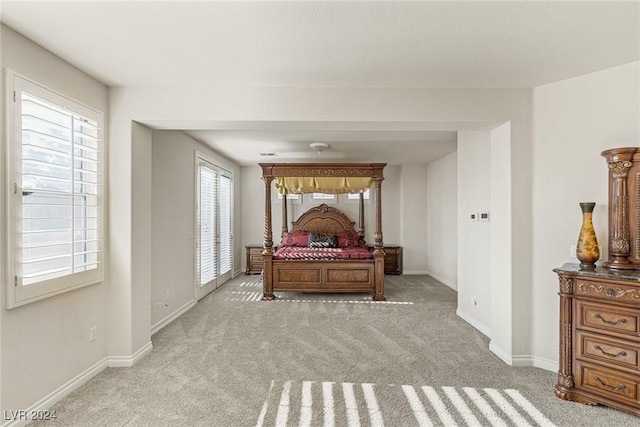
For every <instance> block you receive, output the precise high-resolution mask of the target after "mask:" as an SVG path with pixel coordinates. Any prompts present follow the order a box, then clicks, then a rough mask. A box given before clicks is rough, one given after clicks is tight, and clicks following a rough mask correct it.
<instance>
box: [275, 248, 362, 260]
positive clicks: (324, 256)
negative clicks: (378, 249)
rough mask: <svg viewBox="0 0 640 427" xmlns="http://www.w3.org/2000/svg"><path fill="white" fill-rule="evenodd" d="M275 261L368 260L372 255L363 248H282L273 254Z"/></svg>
mask: <svg viewBox="0 0 640 427" xmlns="http://www.w3.org/2000/svg"><path fill="white" fill-rule="evenodd" d="M273 257H274V258H275V259H303V260H314V259H315V260H336V259H369V258H373V255H372V254H371V252H369V250H367V249H365V248H352V247H349V248H301V247H297V246H282V247H280V248H278V250H277V251H276V252H275V253H274V254H273Z"/></svg>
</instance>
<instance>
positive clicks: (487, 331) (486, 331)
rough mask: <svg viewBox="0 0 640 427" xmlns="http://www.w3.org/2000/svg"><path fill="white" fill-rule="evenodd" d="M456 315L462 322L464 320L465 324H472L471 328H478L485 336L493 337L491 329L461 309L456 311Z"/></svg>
mask: <svg viewBox="0 0 640 427" xmlns="http://www.w3.org/2000/svg"><path fill="white" fill-rule="evenodd" d="M456 315H457V316H458V317H459V318H461V319H462V320H464V321H465V322H467V323H468V324H470V325H471V326H473V327H474V328H476V329H477V330H479V331H480V332H482V334H483V335H486V336H488V337H491V329H490V328H489V327H487V326H486V325H484V324H482V323H480V322H478V321H477V320H476V319H474V318H473V317H472V316H469V315H468V314H467V313H465V312H464V311H462V310H460V309H459V308H457V309H456Z"/></svg>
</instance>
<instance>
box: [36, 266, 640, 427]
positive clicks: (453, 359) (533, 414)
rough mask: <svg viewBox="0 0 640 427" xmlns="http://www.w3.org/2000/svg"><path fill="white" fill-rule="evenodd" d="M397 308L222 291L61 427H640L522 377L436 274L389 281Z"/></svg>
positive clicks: (64, 406) (353, 299) (241, 285)
mask: <svg viewBox="0 0 640 427" xmlns="http://www.w3.org/2000/svg"><path fill="white" fill-rule="evenodd" d="M385 283H386V289H387V292H386V294H387V297H388V299H389V300H388V301H387V302H386V303H375V302H373V301H371V300H370V299H369V297H368V296H365V295H363V294H351V295H335V294H334V295H314V294H277V295H279V296H280V297H281V298H280V299H278V300H276V301H273V302H263V301H260V300H259V298H260V295H261V288H260V286H259V284H258V277H257V276H241V277H238V278H236V279H234V280H232V281H230V282H229V283H227V284H225V285H224V286H222V287H221V288H220V289H218V290H216V291H215V292H213V293H212V294H210V295H209V296H207V297H206V298H205V299H203V300H202V301H201V302H200V303H199V304H198V305H197V306H196V307H194V308H193V309H192V310H190V311H189V312H188V313H186V314H184V315H183V316H182V317H181V318H179V319H178V320H176V321H174V322H173V323H171V324H170V325H168V326H166V327H165V328H164V329H163V330H161V331H160V332H158V333H157V334H155V335H154V336H153V344H154V349H153V352H152V353H151V354H150V355H149V356H148V357H146V358H145V359H144V360H142V361H140V362H139V363H138V364H136V365H135V366H134V367H132V368H116V369H108V370H106V371H104V372H102V373H101V374H99V375H98V376H97V377H96V378H94V379H93V380H91V381H90V382H89V383H87V384H86V385H84V386H83V387H81V388H80V389H78V390H77V391H75V392H74V393H72V394H71V395H69V396H68V397H67V398H65V399H64V400H62V401H61V402H59V403H58V404H57V405H56V406H55V408H53V409H55V410H56V413H57V416H58V418H57V420H56V421H48V422H47V425H50V426H54V425H55V426H102V425H104V426H125V425H126V426H187V425H188V426H325V425H326V426H331V425H335V426H383V425H384V426H388V427H389V426H390V427H395V426H430V425H434V426H437V425H445V426H449V425H461V426H462V425H478V426H485V425H486V426H526V425H533V426H536V425H540V426H547V425H557V426H594V427H602V426H619V427H623V426H638V425H639V420H638V418H636V417H634V416H632V415H628V414H626V413H623V412H620V411H617V410H613V409H609V408H605V407H602V406H597V407H593V406H585V405H581V404H576V403H572V402H565V401H562V400H560V399H558V398H556V397H555V396H554V394H553V386H554V384H555V381H556V374H555V373H552V372H547V371H544V370H541V369H537V368H513V367H509V366H507V365H505V364H504V363H503V362H502V361H501V360H499V359H498V358H497V357H496V356H494V355H493V354H492V353H491V352H490V351H489V350H488V340H487V338H486V337H485V336H483V335H482V334H481V333H479V332H478V331H476V330H475V329H474V328H473V327H471V326H470V325H468V324H467V323H465V322H464V321H462V320H461V319H460V318H458V317H457V316H456V315H455V309H456V293H455V292H454V291H452V290H451V289H449V288H447V287H446V286H444V285H442V284H440V283H439V282H437V281H435V280H433V279H432V278H430V277H428V276H399V277H394V276H388V277H387V278H386V282H385Z"/></svg>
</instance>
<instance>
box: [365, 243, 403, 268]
mask: <svg viewBox="0 0 640 427" xmlns="http://www.w3.org/2000/svg"><path fill="white" fill-rule="evenodd" d="M367 247H368V248H369V250H370V251H371V252H373V245H367ZM383 249H384V274H402V246H398V245H393V244H392V245H387V244H385V245H384V246H383Z"/></svg>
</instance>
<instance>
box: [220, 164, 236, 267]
mask: <svg viewBox="0 0 640 427" xmlns="http://www.w3.org/2000/svg"><path fill="white" fill-rule="evenodd" d="M219 206H220V274H221V275H222V274H225V273H227V272H229V271H231V265H232V262H231V261H232V254H233V246H232V245H233V239H232V227H233V224H232V219H233V213H232V209H231V208H232V203H231V178H230V177H228V176H225V175H221V176H220V199H219Z"/></svg>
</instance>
